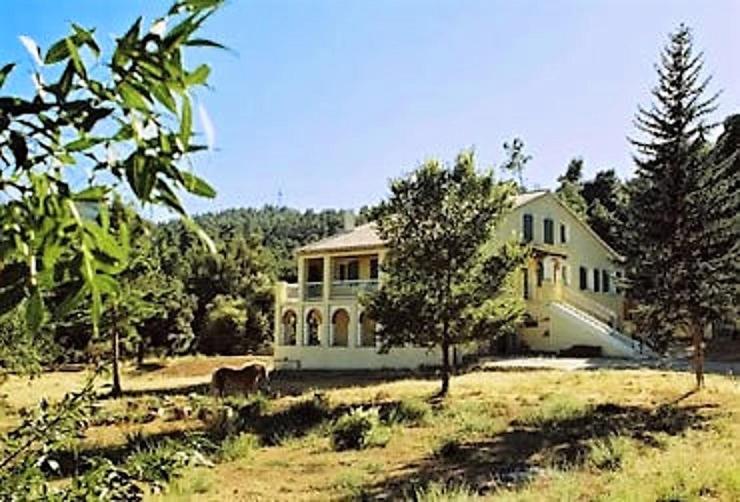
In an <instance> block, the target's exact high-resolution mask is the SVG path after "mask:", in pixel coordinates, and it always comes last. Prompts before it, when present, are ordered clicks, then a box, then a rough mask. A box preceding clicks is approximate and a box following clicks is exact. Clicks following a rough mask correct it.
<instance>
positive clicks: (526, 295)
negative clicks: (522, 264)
mask: <svg viewBox="0 0 740 502" xmlns="http://www.w3.org/2000/svg"><path fill="white" fill-rule="evenodd" d="M522 291H523V293H524V299H525V300H529V270H527V269H526V268H523V269H522Z"/></svg>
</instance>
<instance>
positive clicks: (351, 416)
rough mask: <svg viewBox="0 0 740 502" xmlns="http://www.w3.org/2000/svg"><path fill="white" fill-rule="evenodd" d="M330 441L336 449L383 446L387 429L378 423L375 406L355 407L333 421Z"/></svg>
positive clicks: (386, 440) (386, 438)
mask: <svg viewBox="0 0 740 502" xmlns="http://www.w3.org/2000/svg"><path fill="white" fill-rule="evenodd" d="M331 441H332V446H333V447H334V449H335V450H337V451H342V450H362V449H364V448H368V447H370V446H384V445H385V444H386V443H387V442H388V430H387V428H386V427H383V425H382V424H381V423H380V416H379V413H378V410H377V408H371V409H369V410H363V409H361V408H357V409H355V410H352V411H350V412H349V413H347V414H346V415H342V416H341V417H339V419H338V420H337V421H336V422H335V423H334V426H333V427H332V430H331Z"/></svg>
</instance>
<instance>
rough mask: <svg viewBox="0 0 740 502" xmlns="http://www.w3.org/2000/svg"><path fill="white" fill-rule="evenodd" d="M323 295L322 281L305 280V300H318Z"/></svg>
mask: <svg viewBox="0 0 740 502" xmlns="http://www.w3.org/2000/svg"><path fill="white" fill-rule="evenodd" d="M323 297H324V283H323V282H307V283H306V291H305V299H306V300H320V299H321V298H323Z"/></svg>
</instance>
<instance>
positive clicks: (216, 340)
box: [198, 295, 247, 355]
mask: <svg viewBox="0 0 740 502" xmlns="http://www.w3.org/2000/svg"><path fill="white" fill-rule="evenodd" d="M246 325H247V304H246V301H245V300H244V299H242V298H234V297H231V296H226V295H218V296H216V297H215V298H214V299H213V302H212V303H209V304H208V306H207V307H206V315H205V319H204V320H203V330H202V334H201V336H200V339H199V341H198V350H200V351H201V352H203V353H204V354H208V355H212V354H226V355H234V354H243V353H245V352H246V343H245V337H246V332H245V331H246Z"/></svg>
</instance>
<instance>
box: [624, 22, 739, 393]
mask: <svg viewBox="0 0 740 502" xmlns="http://www.w3.org/2000/svg"><path fill="white" fill-rule="evenodd" d="M656 70H657V73H658V85H657V86H656V87H655V88H654V89H653V91H652V95H653V98H654V102H653V104H652V106H651V107H650V108H649V109H645V108H642V107H640V108H639V111H638V114H637V116H636V120H635V124H636V127H637V129H638V130H639V131H640V132H641V133H642V134H643V135H644V139H640V140H637V139H632V140H631V141H632V144H633V145H634V146H635V148H636V151H637V153H636V155H635V162H636V164H637V180H636V183H634V184H633V186H634V187H639V188H638V189H637V190H635V192H634V193H633V194H632V202H631V207H630V216H629V235H627V239H626V241H627V243H628V252H629V257H630V267H629V270H628V277H629V280H630V283H631V295H632V297H633V298H634V300H636V302H637V304H638V307H637V309H636V312H635V315H636V321H637V325H638V329H640V330H642V331H643V332H644V333H645V334H646V335H647V336H648V337H649V338H651V339H652V340H653V342H654V343H655V344H656V347H657V348H659V349H665V348H667V346H668V344H669V342H670V339H671V338H672V337H673V336H675V335H676V334H679V333H680V334H684V335H689V336H690V337H691V338H692V340H693V345H694V356H695V369H696V375H697V385H698V386H701V385H702V384H703V376H702V371H703V335H704V328H705V326H706V324H707V323H708V322H709V321H710V320H711V319H712V317H713V315H714V314H715V313H714V312H712V310H713V308H712V306H710V305H708V304H709V303H711V302H712V301H714V300H715V299H717V298H718V296H723V295H724V287H719V285H718V284H716V283H715V280H716V279H717V278H718V277H719V276H721V275H722V274H725V273H727V272H729V269H728V268H727V267H726V265H727V259H728V258H729V257H730V255H731V253H732V249H731V248H730V249H728V248H727V246H725V245H724V244H723V245H720V244H719V242H716V241H715V239H717V238H718V237H719V235H718V233H717V232H718V229H725V228H726V222H725V221H724V219H725V218H726V208H724V207H723V208H721V209H719V208H715V207H713V204H716V203H720V204H724V203H725V202H726V198H727V197H729V198H732V197H733V194H732V193H726V192H722V190H725V187H726V184H725V183H718V180H717V179H716V178H717V177H723V176H725V175H726V172H727V169H726V168H725V167H723V166H724V164H725V163H720V165H717V164H716V163H715V162H714V160H713V159H715V158H716V156H715V155H708V153H707V152H708V146H709V145H708V141H707V137H708V134H709V133H710V131H711V129H712V127H713V125H712V124H711V123H709V122H708V116H709V115H710V114H711V113H712V112H713V111H714V109H715V102H716V99H717V95H713V96H710V97H707V96H706V90H707V86H708V83H709V81H710V79H709V78H704V77H703V76H702V70H703V60H702V55H701V54H695V53H694V49H693V40H692V35H691V30H690V29H689V28H688V27H687V26H685V25H681V26H679V28H678V29H677V30H676V32H675V33H673V34H672V35H671V36H670V41H669V43H668V45H667V46H666V47H665V48H664V50H663V51H662V53H661V62H660V64H659V65H657V66H656ZM712 180H713V181H712ZM713 199H714V200H713ZM722 240H723V241H724V239H722ZM719 290H722V291H723V292H722V293H720V291H719Z"/></svg>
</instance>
